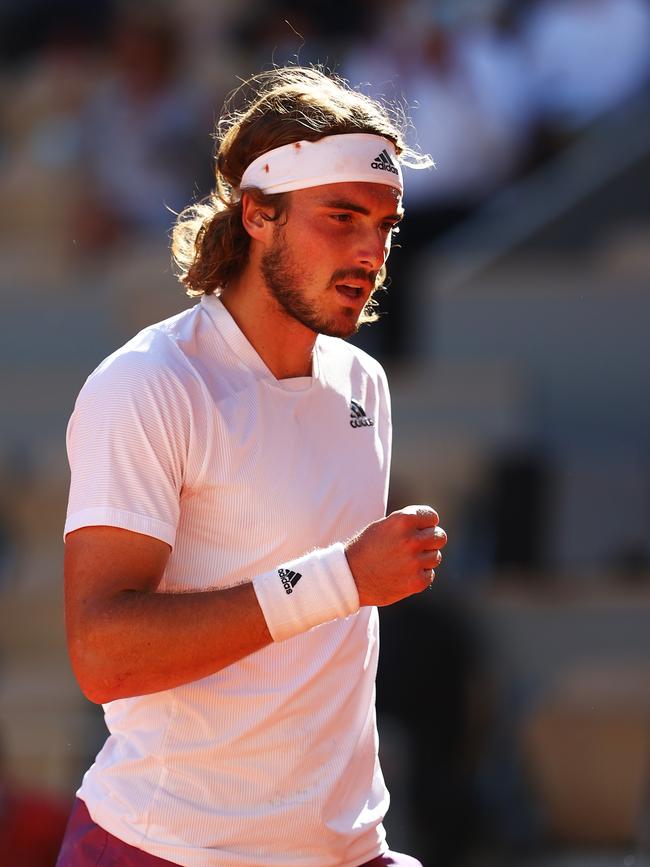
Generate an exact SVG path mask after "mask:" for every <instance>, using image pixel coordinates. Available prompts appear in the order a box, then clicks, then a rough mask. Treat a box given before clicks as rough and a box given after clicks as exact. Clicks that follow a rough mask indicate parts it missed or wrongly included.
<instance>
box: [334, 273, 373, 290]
mask: <svg viewBox="0 0 650 867" xmlns="http://www.w3.org/2000/svg"><path fill="white" fill-rule="evenodd" d="M378 274H379V272H378V271H366V270H365V269H364V268H341V269H340V270H338V271H335V272H334V273H333V274H332V283H344V282H345V281H346V280H354V281H359V280H360V281H362V282H363V283H367V284H368V286H369V287H370V289H374V288H375V286H376V283H377V275H378Z"/></svg>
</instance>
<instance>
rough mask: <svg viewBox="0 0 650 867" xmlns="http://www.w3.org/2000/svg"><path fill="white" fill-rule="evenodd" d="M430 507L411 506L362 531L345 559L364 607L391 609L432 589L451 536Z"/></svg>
mask: <svg viewBox="0 0 650 867" xmlns="http://www.w3.org/2000/svg"><path fill="white" fill-rule="evenodd" d="M438 520H439V519H438V513H437V512H436V511H435V510H434V509H432V508H431V506H407V507H406V508H405V509H400V510H399V511H398V512H392V513H391V514H390V515H388V516H387V517H385V518H382V519H381V520H380V521H373V523H372V524H368V526H367V527H366V528H365V529H364V530H362V531H361V533H359V534H358V535H357V536H355V537H354V538H353V539H350V541H349V542H348V543H347V544H346V546H345V554H346V557H347V559H348V564H349V566H350V570H351V572H352V575H353V576H354V580H355V581H356V585H357V590H358V591H359V603H360V604H361V605H362V606H363V605H392V603H393V602H398V601H399V600H400V599H405V598H406V597H407V596H411V595H412V594H414V593H420V592H421V591H422V590H425V589H426V588H427V587H429V586H430V585H431V583H432V582H433V579H434V578H435V572H434V571H433V570H434V569H435V568H436V567H437V566H439V565H440V562H441V561H442V553H441V551H440V549H441V548H444V546H445V545H446V544H447V534H446V533H445V531H444V530H443V529H442V528H441V527H439V526H438Z"/></svg>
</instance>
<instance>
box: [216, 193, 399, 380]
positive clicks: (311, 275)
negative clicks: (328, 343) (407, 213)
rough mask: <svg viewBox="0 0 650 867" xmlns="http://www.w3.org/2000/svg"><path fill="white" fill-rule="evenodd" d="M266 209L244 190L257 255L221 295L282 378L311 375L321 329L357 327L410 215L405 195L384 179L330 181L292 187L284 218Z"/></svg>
mask: <svg viewBox="0 0 650 867" xmlns="http://www.w3.org/2000/svg"><path fill="white" fill-rule="evenodd" d="M265 214H266V216H273V214H272V212H269V211H265V210H264V209H262V208H260V206H259V205H257V204H256V203H255V202H254V201H253V199H252V198H251V197H250V196H248V195H246V194H245V193H244V197H243V221H244V226H245V228H246V230H247V231H248V233H249V234H250V236H251V248H250V256H249V260H248V263H247V266H246V268H245V269H244V271H243V273H242V274H241V276H240V278H239V279H238V280H237V281H236V282H233V283H232V284H231V285H230V286H228V287H227V288H226V289H224V291H223V293H222V295H221V300H222V301H223V303H224V305H225V306H226V308H227V309H228V310H229V312H230V313H231V315H232V316H233V318H234V319H235V321H236V322H237V324H238V325H239V327H240V328H241V329H242V331H243V332H244V334H245V335H246V336H247V338H248V339H249V341H250V342H251V343H252V344H253V346H254V347H255V348H256V350H257V351H258V353H259V354H260V356H261V357H262V359H263V360H264V361H265V363H266V365H267V366H268V367H269V369H270V370H271V371H272V373H273V374H274V375H275V376H276V377H277V378H278V379H283V378H287V377H292V376H306V375H309V374H310V373H311V356H312V351H313V348H314V343H315V341H316V337H317V334H318V333H323V334H330V335H333V336H338V337H348V336H350V335H351V334H353V333H354V332H355V331H356V329H357V325H358V320H359V317H360V316H361V313H362V311H363V308H364V306H365V305H366V303H367V301H368V299H369V298H370V295H371V293H372V291H373V289H374V287H375V279H376V276H377V273H378V272H379V270H380V269H381V268H382V266H383V265H384V264H385V262H386V259H387V258H388V254H389V253H390V246H391V239H392V234H393V230H394V228H395V227H396V225H397V223H398V222H399V221H400V219H401V217H402V215H403V210H402V204H401V196H400V194H399V192H398V191H397V190H394V189H393V188H392V187H389V186H387V185H385V184H371V183H341V184H327V185H324V186H321V187H314V188H312V189H307V190H296V191H295V192H292V193H290V200H289V207H288V210H287V213H286V215H285V216H284V217H282V218H281V219H280V220H279V221H273V220H268V219H264V215H265ZM344 284H349V286H348V288H345V286H344Z"/></svg>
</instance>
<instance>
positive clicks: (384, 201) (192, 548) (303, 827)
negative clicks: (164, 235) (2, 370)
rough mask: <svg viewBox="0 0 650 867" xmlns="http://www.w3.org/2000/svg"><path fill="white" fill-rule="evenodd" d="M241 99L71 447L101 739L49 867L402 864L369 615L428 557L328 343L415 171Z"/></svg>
mask: <svg viewBox="0 0 650 867" xmlns="http://www.w3.org/2000/svg"><path fill="white" fill-rule="evenodd" d="M246 93H247V99H246V101H245V103H244V106H243V108H241V109H240V110H239V111H238V112H234V113H233V112H232V111H231V112H230V113H227V114H226V115H225V116H224V117H223V119H222V120H221V122H220V123H219V126H218V142H219V145H218V150H217V157H216V188H215V191H214V193H213V194H212V195H211V196H210V197H209V198H208V199H207V200H206V201H204V202H203V203H201V204H199V205H195V206H191V207H189V208H188V209H187V210H186V211H184V212H183V213H182V214H181V215H180V217H179V220H178V223H177V225H176V227H175V231H174V237H173V249H174V254H175V257H176V261H177V263H178V265H179V268H180V277H181V280H182V282H183V283H184V284H185V286H186V287H187V290H188V292H189V294H191V295H194V296H199V297H200V301H199V302H198V303H197V304H196V305H195V306H193V307H192V308H190V309H189V310H186V311H185V312H183V313H181V314H179V315H178V316H175V317H173V318H171V319H168V320H167V321H165V322H161V323H159V324H157V325H153V326H151V327H149V328H146V329H144V330H143V331H141V332H140V333H139V334H138V335H137V336H136V337H134V338H133V339H132V340H130V341H129V342H128V343H127V344H126V345H125V346H124V347H122V348H121V349H119V350H117V351H116V352H115V353H113V355H111V356H110V357H109V358H107V359H106V360H105V361H104V362H103V363H102V364H100V366H99V367H98V368H97V369H96V370H95V371H94V372H93V373H92V374H91V376H90V377H89V378H88V380H87V381H86V383H85V385H84V386H83V388H82V390H81V393H80V395H79V397H78V400H77V402H76V405H75V409H74V413H73V415H72V418H71V420H70V424H69V429H68V440H67V442H68V454H69V460H70V466H71V471H72V479H71V487H70V498H69V507H68V514H67V520H66V525H65V537H66V546H65V588H66V622H67V634H68V644H69V652H70V657H71V660H72V664H73V667H74V671H75V673H76V676H77V678H78V680H79V683H80V685H81V688H82V690H83V692H84V693H85V695H86V696H87V697H88V698H89V699H90V700H91V701H94V702H98V703H101V704H103V705H104V711H105V718H106V725H107V727H108V730H109V732H110V735H109V737H108V739H107V741H106V743H105V745H104V747H103V748H102V750H101V751H100V753H99V755H98V756H97V759H96V761H95V763H94V764H93V766H92V767H91V768H90V770H89V771H88V772H87V773H86V775H85V776H84V779H83V782H82V784H81V787H80V789H79V791H78V798H77V800H76V802H75V806H74V809H73V813H72V815H71V817H70V822H69V825H68V829H67V832H66V837H65V840H64V843H63V846H62V849H61V853H60V856H59V860H58V867H85V865H93V867H95V865H109V864H110V865H126V867H129V865H163V864H177V865H186V867H280V865H299V867H333V865H343V867H357V865H377V867H379V865H401V867H407V865H410V867H416V865H418V864H419V862H418V861H416V859H414V858H412V857H409V856H407V855H401V854H398V853H395V852H390V850H389V847H388V843H387V840H386V834H385V831H384V828H383V825H382V820H383V817H384V815H385V813H386V810H387V808H388V800H389V798H388V792H387V790H386V787H385V785H384V780H383V777H382V773H381V769H380V766H379V762H378V758H377V745H378V742H377V729H376V722H375V707H374V682H375V672H376V667H377V654H378V613H377V606H382V605H390V604H393V603H396V602H398V601H399V600H400V599H402V598H404V597H407V596H409V595H411V594H414V593H418V592H419V591H421V590H423V589H425V588H426V587H428V586H429V585H430V583H431V581H432V580H433V577H434V571H433V570H434V569H435V568H436V567H437V566H438V564H439V563H440V561H441V557H442V555H441V553H440V549H441V548H442V547H443V546H444V545H445V543H446V536H445V533H444V531H443V530H442V529H440V528H439V527H438V516H437V514H436V512H435V511H434V510H433V509H432V508H430V507H429V506H411V507H408V508H405V509H402V510H401V511H397V512H393V513H392V514H390V515H388V517H385V509H386V498H387V490H388V475H389V464H390V453H391V420H390V404H389V393H388V387H387V384H386V378H385V375H384V372H383V370H382V368H381V367H380V365H379V364H378V363H377V362H376V361H374V360H373V359H372V358H370V357H369V356H368V355H367V354H365V353H364V352H362V351H360V350H359V349H357V348H355V347H354V346H352V345H351V344H349V343H348V342H346V341H345V338H347V337H349V336H350V335H352V334H353V333H354V332H355V331H356V330H357V328H358V327H359V325H360V323H362V322H364V321H367V320H368V319H372V318H373V316H374V313H373V310H372V304H373V300H372V296H373V293H374V292H375V290H376V289H377V287H378V286H379V285H380V284H381V281H382V279H383V277H384V273H385V269H384V266H385V262H386V258H387V256H388V253H389V251H390V246H391V237H392V234H393V232H394V231H395V228H396V226H397V223H398V222H399V221H400V219H401V217H402V213H403V210H402V170H401V163H403V162H407V161H410V162H411V163H412V164H414V165H423V164H424V165H426V164H427V160H426V159H424V158H422V157H420V158H418V156H417V154H414V153H413V152H412V151H410V150H409V149H408V148H407V147H406V145H405V143H404V141H403V136H402V132H401V131H400V128H399V127H398V125H397V123H396V122H395V121H394V120H393V119H392V117H391V115H389V113H388V112H387V110H386V109H385V108H384V107H383V106H382V105H381V104H379V103H377V102H375V101H373V100H370V99H368V98H366V97H365V96H363V95H361V94H359V93H357V92H355V91H353V90H352V89H350V88H349V87H348V86H347V85H346V84H345V83H344V82H343V81H341V80H338V79H335V78H333V77H331V76H327V75H324V74H322V73H321V72H320V71H317V70H314V69H307V68H300V67H292V68H285V69H276V70H274V71H272V72H270V73H264V74H262V75H260V76H257V77H256V78H255V79H254V80H252V81H251V82H249V84H248V88H247V91H246ZM342 338H343V339H342ZM420 662H421V660H417V659H414V660H413V665H419V664H420Z"/></svg>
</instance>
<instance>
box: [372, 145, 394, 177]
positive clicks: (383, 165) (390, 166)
mask: <svg viewBox="0 0 650 867" xmlns="http://www.w3.org/2000/svg"><path fill="white" fill-rule="evenodd" d="M370 168H371V169H380V170H381V171H382V172H392V173H393V174H394V175H396V174H397V169H396V168H395V165H394V163H393V161H392V159H391V158H390V154H389V153H388V151H387V150H386V149H385V148H384V150H383V151H382V152H381V153H380V154H377V156H376V157H375V158H374V160H373V161H372V162H371V163H370Z"/></svg>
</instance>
